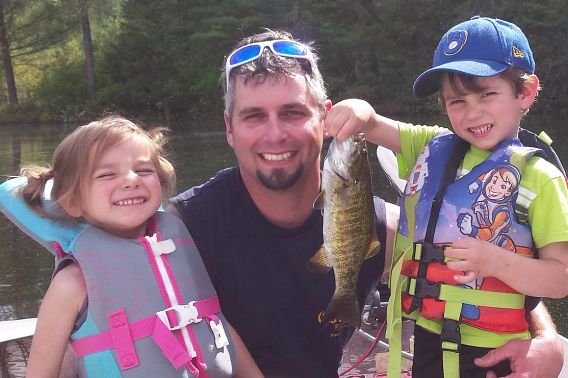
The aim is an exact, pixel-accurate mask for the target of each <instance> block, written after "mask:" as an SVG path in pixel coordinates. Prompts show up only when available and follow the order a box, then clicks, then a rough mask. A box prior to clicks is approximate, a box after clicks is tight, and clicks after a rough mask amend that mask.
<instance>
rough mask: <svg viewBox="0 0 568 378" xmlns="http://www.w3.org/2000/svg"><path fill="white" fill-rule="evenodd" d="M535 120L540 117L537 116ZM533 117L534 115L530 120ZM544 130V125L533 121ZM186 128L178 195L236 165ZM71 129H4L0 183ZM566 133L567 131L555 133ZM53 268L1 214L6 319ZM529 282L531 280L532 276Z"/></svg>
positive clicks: (24, 305) (176, 151) (376, 174)
mask: <svg viewBox="0 0 568 378" xmlns="http://www.w3.org/2000/svg"><path fill="white" fill-rule="evenodd" d="M533 117H534V116H533ZM530 118H531V117H529V119H530ZM533 122H534V123H535V124H539V127H538V128H536V127H530V126H529V128H531V129H533V130H536V129H539V130H540V129H542V126H540V125H544V124H545V123H544V122H542V123H541V122H538V119H536V120H534V121H533ZM546 125H547V128H545V130H546V131H547V133H548V134H549V135H550V136H552V137H553V139H554V140H555V143H554V146H555V148H556V150H557V152H558V154H559V155H560V157H561V159H562V161H563V162H567V161H568V134H567V133H566V132H565V131H564V130H563V129H562V126H559V125H560V123H558V124H550V123H547V124H546ZM183 126H184V125H180V126H178V127H175V128H174V131H173V132H172V133H171V135H170V144H169V150H170V151H171V152H170V156H169V157H170V160H171V161H172V162H173V163H174V165H175V167H176V171H177V175H178V184H177V189H178V191H183V190H185V189H186V188H188V187H190V186H192V185H196V184H199V183H202V182H204V181H205V180H207V179H208V178H209V177H211V176H213V175H214V174H215V173H216V172H217V171H218V170H220V169H222V168H225V167H228V166H232V165H234V164H235V158H234V155H233V152H232V150H231V149H230V148H229V147H228V145H227V143H226V139H225V135H224V133H222V132H211V133H203V132H200V133H196V132H191V131H188V128H184V127H183ZM72 129H73V127H71V126H59V127H56V126H49V125H35V126H34V125H23V126H4V125H3V126H0V181H4V180H5V179H6V178H7V177H8V176H9V175H13V174H16V173H17V172H18V171H19V169H20V167H21V166H23V165H27V164H30V163H39V164H46V163H48V162H49V161H50V160H51V156H52V153H53V150H54V148H55V147H56V145H57V144H58V143H59V141H61V139H62V138H63V137H64V136H65V135H67V134H68V133H69V132H70V131H71V130H72ZM554 130H561V131H562V132H561V133H559V132H555V131H554ZM369 150H370V162H371V168H372V175H373V186H374V190H375V193H376V194H378V195H380V196H382V197H383V198H385V199H386V200H388V201H391V202H394V201H396V195H395V193H394V191H393V190H392V189H391V188H390V187H389V185H388V182H387V180H386V178H385V176H384V174H383V173H382V170H381V169H380V168H379V166H378V163H377V160H376V157H375V155H374V148H369ZM52 268H53V258H52V257H51V255H50V254H49V253H47V252H46V251H45V250H43V249H42V248H41V247H39V246H38V245H37V244H36V243H35V242H34V241H32V240H31V239H30V238H28V237H26V236H25V235H24V234H23V233H22V232H20V231H19V230H18V229H17V228H16V227H15V226H14V225H13V224H12V223H11V222H9V221H8V220H7V219H6V218H5V217H4V215H3V214H0V321H1V320H9V319H21V318H29V317H35V316H36V315H37V310H38V307H39V304H40V301H41V298H42V297H43V294H44V292H45V290H46V289H47V286H48V285H49V280H50V278H51V271H52ZM527 279H528V277H527ZM546 303H547V305H548V307H549V309H550V311H551V312H552V314H553V318H554V319H555V322H556V323H557V325H558V328H559V332H560V333H561V334H563V335H564V336H568V300H566V299H563V300H547V301H546Z"/></svg>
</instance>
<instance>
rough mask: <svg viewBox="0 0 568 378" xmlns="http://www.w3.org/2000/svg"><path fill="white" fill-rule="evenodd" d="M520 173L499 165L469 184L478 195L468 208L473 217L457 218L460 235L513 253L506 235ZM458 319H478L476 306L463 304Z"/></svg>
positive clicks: (478, 286)
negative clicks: (461, 317)
mask: <svg viewBox="0 0 568 378" xmlns="http://www.w3.org/2000/svg"><path fill="white" fill-rule="evenodd" d="M520 176H521V175H520V173H519V171H518V169H517V168H515V167H514V166H512V165H500V166H498V167H496V168H494V169H491V170H490V171H489V172H487V173H485V174H484V175H481V176H480V177H479V178H478V179H477V180H475V181H474V182H472V183H471V184H469V187H468V190H469V193H470V194H473V193H475V192H477V191H479V190H480V189H481V194H480V195H479V197H478V198H477V200H476V201H475V202H474V203H473V205H472V206H471V210H472V212H473V214H474V216H475V219H476V220H477V225H474V224H473V219H474V216H472V215H471V214H470V213H467V212H463V213H460V214H459V215H458V219H457V225H458V227H459V228H460V231H461V233H462V234H464V235H467V236H471V237H474V238H478V239H482V240H486V241H489V242H491V243H493V244H495V245H497V246H499V247H501V248H503V249H505V250H507V251H511V252H517V248H516V246H515V243H514V241H513V239H511V237H509V235H508V234H507V232H508V231H509V226H510V225H511V223H512V221H511V217H512V216H514V209H513V202H514V199H515V198H516V197H517V193H518V187H519V181H520ZM483 281H484V278H483V277H478V278H476V279H475V281H472V282H471V283H469V284H466V285H462V286H463V287H466V288H471V289H473V288H475V289H482V288H483ZM462 316H464V317H465V318H467V319H479V316H480V311H479V307H478V306H475V305H471V304H464V306H463V308H462Z"/></svg>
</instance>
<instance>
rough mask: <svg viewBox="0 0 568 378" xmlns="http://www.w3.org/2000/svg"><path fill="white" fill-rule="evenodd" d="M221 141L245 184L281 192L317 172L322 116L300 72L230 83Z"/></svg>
mask: <svg viewBox="0 0 568 378" xmlns="http://www.w3.org/2000/svg"><path fill="white" fill-rule="evenodd" d="M225 124H226V126H227V141H228V142H229V145H230V146H231V147H232V148H233V149H234V150H235V154H236V156H237V159H238V161H239V167H240V171H241V175H242V176H243V179H244V180H245V182H246V183H258V182H260V183H261V184H262V185H263V186H264V187H266V188H269V189H274V190H285V189H288V188H291V187H293V186H294V185H295V184H296V183H297V182H299V181H300V180H301V179H302V177H303V176H304V175H306V174H308V175H309V174H319V156H320V153H321V148H322V144H323V114H322V112H321V111H320V108H319V106H318V104H316V103H315V102H314V100H313V97H312V96H311V94H310V92H309V91H308V88H307V86H306V82H305V79H304V78H303V77H302V76H298V75H295V76H287V77H286V78H276V77H268V78H267V79H266V80H265V81H264V82H263V83H255V82H249V83H247V85H245V84H244V81H243V79H241V78H237V80H236V82H235V102H234V108H233V114H232V119H231V120H229V117H228V116H227V115H225Z"/></svg>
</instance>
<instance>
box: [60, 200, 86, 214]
mask: <svg viewBox="0 0 568 378" xmlns="http://www.w3.org/2000/svg"><path fill="white" fill-rule="evenodd" d="M59 203H60V204H61V207H63V210H65V212H66V213H67V214H68V215H70V216H71V217H73V218H80V217H81V216H82V215H83V209H81V206H79V205H78V204H76V203H75V201H74V200H73V199H71V198H69V197H67V198H64V199H62V200H61V201H60V202H59Z"/></svg>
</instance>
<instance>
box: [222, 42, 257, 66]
mask: <svg viewBox="0 0 568 378" xmlns="http://www.w3.org/2000/svg"><path fill="white" fill-rule="evenodd" d="M259 53H260V46H258V45H248V46H244V47H241V48H240V49H239V50H237V51H235V52H234V53H233V55H231V59H230V60H229V63H230V64H231V65H235V64H240V63H243V62H246V61H249V60H252V59H254V58H256V57H257V56H258V55H259Z"/></svg>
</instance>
